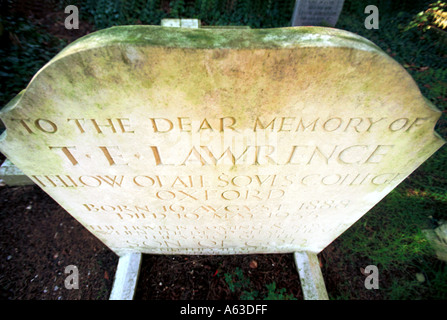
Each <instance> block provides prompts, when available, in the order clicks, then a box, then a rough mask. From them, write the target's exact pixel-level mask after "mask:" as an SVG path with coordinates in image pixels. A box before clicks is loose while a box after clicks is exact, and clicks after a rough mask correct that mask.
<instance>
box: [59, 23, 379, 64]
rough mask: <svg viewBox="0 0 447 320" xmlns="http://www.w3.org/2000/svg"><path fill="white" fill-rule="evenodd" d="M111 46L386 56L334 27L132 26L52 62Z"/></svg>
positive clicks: (99, 34)
mask: <svg viewBox="0 0 447 320" xmlns="http://www.w3.org/2000/svg"><path fill="white" fill-rule="evenodd" d="M110 45H135V46H149V47H166V48H182V49H275V48H277V49H284V48H299V47H346V48H354V49H358V50H363V51H374V52H377V53H381V54H384V55H386V54H385V53H384V52H383V51H382V50H381V49H380V48H379V47H378V46H376V45H375V44H374V43H373V42H371V41H369V40H368V39H366V38H363V37H361V36H359V35H357V34H354V33H352V32H349V31H345V30H340V29H335V28H326V27H285V28H270V29H205V28H204V29H200V28H199V29H191V28H172V27H160V26H149V25H132V26H117V27H111V28H108V29H103V30H100V31H96V32H93V33H91V34H88V35H86V36H84V37H82V38H79V39H78V40H76V41H74V42H73V43H71V44H70V45H69V46H67V47H66V48H65V49H64V50H62V51H61V52H60V53H59V54H58V55H56V56H55V57H54V58H53V60H55V59H60V58H62V57H64V56H67V55H70V54H73V53H76V52H80V51H84V50H89V49H93V48H99V47H104V46H110Z"/></svg>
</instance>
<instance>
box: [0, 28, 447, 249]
mask: <svg viewBox="0 0 447 320" xmlns="http://www.w3.org/2000/svg"><path fill="white" fill-rule="evenodd" d="M439 116H440V112H439V111H437V110H436V108H434V107H433V106H432V105H431V104H430V103H429V102H428V101H427V100H425V99H424V97H423V96H422V95H421V93H420V91H419V89H418V87H417V85H416V83H415V82H414V81H413V79H412V78H411V77H410V75H409V74H408V73H407V72H406V71H405V69H404V68H403V67H402V66H401V65H399V63H397V62H396V61H394V60H393V59H392V58H390V57H389V56H388V55H387V54H386V53H384V52H383V51H381V50H380V49H379V48H378V47H377V46H375V45H374V44H373V43H371V42H369V41H368V40H366V39H363V38H361V37H359V36H357V35H355V34H352V33H349V32H345V31H341V30H335V29H329V28H320V27H302V28H284V29H265V30H250V29H245V30H244V29H236V30H228V29H222V30H219V29H181V28H164V27H156V26H126V27H114V28H110V29H107V30H103V31H99V32H96V33H92V34H90V35H87V36H85V37H83V38H81V39H79V40H78V41H76V42H74V43H72V44H71V45H70V46H68V47H67V48H66V49H64V50H63V51H62V52H60V53H59V54H58V55H57V56H56V57H55V58H53V59H52V60H51V61H50V62H49V63H48V64H47V65H46V66H44V67H43V68H42V69H41V70H40V71H39V72H38V73H37V74H36V75H35V77H34V78H33V79H32V81H31V82H30V84H29V85H28V87H27V88H26V90H24V91H23V92H21V93H20V94H19V95H18V96H17V97H16V98H15V99H13V100H12V101H11V102H10V103H9V104H8V105H7V106H6V107H4V108H3V110H2V111H1V119H2V120H3V122H4V123H5V125H6V128H7V130H6V131H5V132H4V133H3V134H2V136H1V139H0V150H1V151H2V152H3V153H4V154H5V155H6V156H7V157H8V159H10V160H11V161H12V162H13V163H14V164H15V165H16V166H17V167H18V168H19V169H20V170H22V171H23V172H24V173H25V174H26V175H28V176H29V177H30V178H31V179H32V180H33V181H34V182H35V183H36V184H37V185H38V186H40V187H41V188H42V189H43V190H44V191H45V192H47V193H48V194H49V195H50V196H51V197H53V198H54V199H55V200H56V201H57V202H58V203H59V204H60V205H61V206H62V207H64V208H65V209H66V210H67V211H68V212H69V213H70V214H71V215H72V216H73V217H74V218H76V219H77V220H78V221H79V222H80V223H82V224H83V225H84V226H85V227H86V228H87V229H88V230H89V231H90V232H92V233H93V234H94V235H95V236H96V237H98V238H99V239H100V240H102V241H103V242H104V243H105V244H106V245H107V246H109V247H110V249H112V250H113V251H114V252H116V253H117V254H119V255H124V254H126V253H128V252H142V253H160V254H249V253H280V252H284V253H286V252H295V251H311V252H320V251H321V250H323V249H324V248H325V247H326V246H327V245H328V244H330V243H331V242H332V241H333V240H334V239H336V238H337V237H338V236H339V235H340V234H341V233H343V232H344V231H345V230H346V229H347V228H349V227H350V226H351V225H352V224H353V223H355V222H356V221H357V220H358V219H359V218H360V217H362V216H363V215H364V214H365V213H367V212H368V210H370V209H371V208H372V207H373V206H374V205H375V204H377V203H378V202H379V201H380V200H381V199H382V198H383V197H385V196H386V195H387V194H388V193H389V192H390V191H391V190H392V189H393V188H395V187H396V186H397V185H398V184H399V183H400V182H401V181H402V180H404V179H405V178H406V177H407V176H408V175H409V174H411V172H413V171H414V170H415V169H416V168H417V167H418V166H419V165H420V164H422V163H423V162H424V161H425V160H426V159H427V158H429V157H430V156H431V155H432V154H433V153H434V152H435V151H436V150H437V149H438V148H440V147H441V146H442V145H443V143H444V141H443V140H442V139H441V138H440V137H438V136H437V135H436V134H435V133H434V131H433V128H434V125H435V123H436V121H437V119H438V118H439Z"/></svg>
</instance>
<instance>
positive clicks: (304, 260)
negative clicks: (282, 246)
mask: <svg viewBox="0 0 447 320" xmlns="http://www.w3.org/2000/svg"><path fill="white" fill-rule="evenodd" d="M293 257H294V259H295V264H296V267H297V269H298V274H299V276H300V281H301V288H302V289H303V295H304V299H305V300H329V297H328V294H327V291H326V285H325V284H324V279H323V274H322V273H321V269H320V263H319V261H318V257H317V254H316V253H313V252H304V251H299V252H295V253H294V254H293Z"/></svg>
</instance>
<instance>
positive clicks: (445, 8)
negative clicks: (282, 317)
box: [405, 1, 447, 31]
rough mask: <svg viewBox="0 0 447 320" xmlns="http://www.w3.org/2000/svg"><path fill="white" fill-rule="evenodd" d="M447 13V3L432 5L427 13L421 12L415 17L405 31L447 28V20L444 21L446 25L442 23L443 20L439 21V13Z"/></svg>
mask: <svg viewBox="0 0 447 320" xmlns="http://www.w3.org/2000/svg"><path fill="white" fill-rule="evenodd" d="M442 12H447V2H445V1H436V2H433V3H430V4H429V6H428V8H427V9H426V10H425V11H421V12H419V13H418V14H417V15H415V16H414V17H413V19H412V20H411V21H410V23H409V24H408V25H407V27H406V28H405V30H406V31H407V30H410V29H411V28H420V29H421V30H423V31H427V30H428V29H430V28H431V27H433V26H435V27H444V28H445V27H446V26H445V24H447V19H443V21H444V23H441V19H439V21H438V20H437V17H438V15H437V14H439V13H442Z"/></svg>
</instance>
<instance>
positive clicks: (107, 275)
mask: <svg viewBox="0 0 447 320" xmlns="http://www.w3.org/2000/svg"><path fill="white" fill-rule="evenodd" d="M104 279H106V280H109V273H108V272H107V271H105V272H104Z"/></svg>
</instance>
